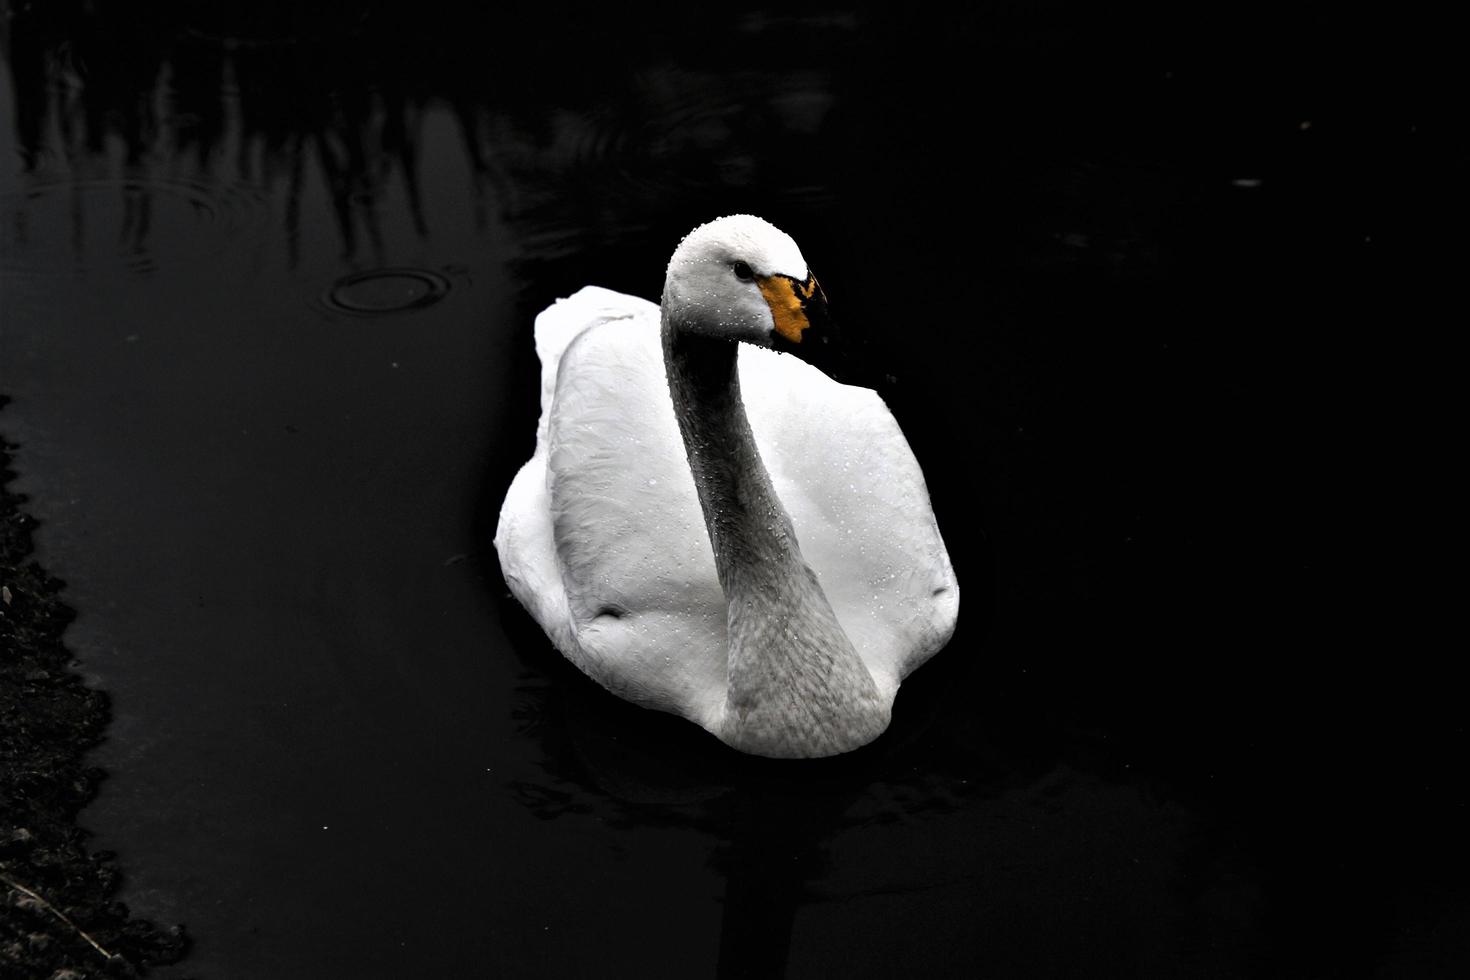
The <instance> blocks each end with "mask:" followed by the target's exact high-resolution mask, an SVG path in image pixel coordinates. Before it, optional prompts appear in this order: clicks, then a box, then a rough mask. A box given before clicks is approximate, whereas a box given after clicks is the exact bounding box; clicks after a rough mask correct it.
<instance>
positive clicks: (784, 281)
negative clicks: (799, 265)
mask: <svg viewBox="0 0 1470 980" xmlns="http://www.w3.org/2000/svg"><path fill="white" fill-rule="evenodd" d="M756 284H757V285H758V286H760V289H761V295H762V296H764V297H765V298H766V305H768V306H769V307H770V308H771V319H772V320H774V321H775V322H776V332H777V333H778V334H780V335H781V336H782V337H785V338H786V339H787V340H789V341H791V342H792V343H793V344H799V343H801V332H802V331H803V330H805V329H806V328H807V327H809V326H811V321H809V320H808V319H807V318H806V310H805V309H804V307H805V306H806V304H807V303H808V302H810V301H811V298H812V297H813V296H814V295H817V294H819V293H820V292H821V288H822V287H820V286H818V285H817V279H816V277H815V276H807V279H806V282H804V283H799V282H797V281H796V280H795V279H792V278H791V277H790V276H763V277H761V278H759V279H757V280H756Z"/></svg>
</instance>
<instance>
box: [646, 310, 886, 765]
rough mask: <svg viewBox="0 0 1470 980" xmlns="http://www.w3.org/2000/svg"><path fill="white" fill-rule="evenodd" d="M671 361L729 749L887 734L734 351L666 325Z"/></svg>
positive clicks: (814, 744)
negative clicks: (770, 463) (702, 536)
mask: <svg viewBox="0 0 1470 980" xmlns="http://www.w3.org/2000/svg"><path fill="white" fill-rule="evenodd" d="M663 343H664V365H665V369H666V371H667V374H668V381H669V392H670V395H671V396H672V398H673V402H674V413H675V415H676V416H677V417H678V421H679V431H680V434H681V435H682V436H683V439H684V448H685V452H686V454H687V455H688V458H689V469H690V472H691V473H692V474H693V476H694V485H695V488H696V490H697V491H698V494H699V504H700V507H701V509H702V510H703V512H704V520H705V527H706V529H707V530H708V532H709V538H710V544H711V546H712V547H713V548H714V558H715V568H716V571H717V572H718V574H719V579H720V587H721V588H722V589H723V590H724V593H725V601H726V603H727V606H728V622H727V637H728V644H729V647H728V651H727V674H728V684H729V686H728V691H727V695H726V701H725V708H724V711H725V714H724V720H723V722H722V729H721V731H719V732H718V734H719V735H720V737H721V738H722V739H723V740H724V741H725V742H727V743H729V744H731V745H734V746H735V747H736V748H739V749H741V750H743V751H747V752H754V753H757V754H760V755H772V756H803V757H810V756H820V755H833V754H836V753H839V752H846V751H848V750H850V749H853V748H856V747H857V746H859V745H863V744H865V743H866V742H869V741H871V740H872V739H873V738H876V737H877V736H878V735H879V734H880V733H881V732H882V731H883V729H884V728H886V727H887V726H888V717H889V709H890V706H891V700H887V699H884V698H883V697H882V696H881V695H880V694H879V692H878V689H877V685H876V684H875V683H874V681H873V677H872V675H871V674H869V673H868V670H867V667H866V666H864V664H863V661H862V658H861V657H859V656H858V654H857V651H856V650H854V649H853V645H852V641H851V640H850V639H849V638H848V636H847V634H846V632H844V630H843V629H842V626H841V624H839V623H838V621H837V616H836V614H835V613H834V612H833V610H832V606H831V603H830V602H828V600H827V597H826V595H825V593H823V591H822V587H821V585H820V584H819V583H818V581H817V576H816V574H815V573H814V572H813V571H812V570H811V568H810V567H809V566H808V565H807V563H806V562H805V560H804V559H803V558H802V555H801V549H800V547H799V546H798V544H797V540H796V532H795V530H794V528H793V526H792V523H791V518H790V517H789V516H788V515H787V513H786V509H785V508H784V507H783V506H782V505H781V501H780V499H779V498H778V497H777V496H776V491H775V489H774V487H773V486H772V484H771V478H770V475H769V474H768V473H767V471H766V467H765V465H764V463H763V461H762V460H761V455H760V451H759V449H758V448H757V447H756V441H755V436H754V434H753V433H752V431H751V428H750V421H749V419H748V417H747V416H746V413H745V405H744V403H743V402H742V400H741V395H740V374H739V370H738V353H739V345H738V344H737V343H735V342H733V341H730V340H724V339H720V338H714V337H709V336H704V335H700V334H693V333H686V332H684V331H681V330H680V329H679V328H678V327H677V325H674V324H671V323H669V322H668V320H667V318H666V319H665V322H664V326H663Z"/></svg>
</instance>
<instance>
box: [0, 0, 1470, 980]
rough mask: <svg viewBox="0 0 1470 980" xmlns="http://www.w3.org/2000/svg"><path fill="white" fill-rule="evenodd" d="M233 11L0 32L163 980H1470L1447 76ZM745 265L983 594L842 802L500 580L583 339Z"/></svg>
mask: <svg viewBox="0 0 1470 980" xmlns="http://www.w3.org/2000/svg"><path fill="white" fill-rule="evenodd" d="M195 6H199V5H180V6H179V7H178V8H177V9H171V8H169V7H167V6H165V7H164V10H165V12H163V13H157V12H154V13H147V14H144V13H140V12H139V11H137V10H134V9H130V8H126V7H123V6H121V5H119V4H111V3H94V4H85V5H84V4H61V5H56V6H49V5H46V6H44V9H42V5H36V6H19V7H15V8H13V9H12V10H11V11H10V15H9V19H8V20H7V21H6V23H5V25H4V28H3V30H4V41H5V60H6V67H7V68H8V71H7V72H5V73H4V74H3V76H0V84H3V85H5V86H6V91H5V92H4V93H0V106H4V107H5V111H6V112H8V113H9V114H10V115H9V119H8V120H7V121H6V123H5V124H4V125H3V126H0V177H3V181H4V183H3V185H0V186H3V196H0V288H3V333H0V392H3V393H5V394H8V395H10V396H12V397H13V399H14V401H13V403H12V404H11V405H10V406H8V407H7V408H6V409H5V410H4V412H3V413H0V431H3V432H4V433H5V434H6V435H7V436H8V437H9V438H12V439H14V440H16V441H18V442H19V443H20V444H21V451H20V455H19V467H20V470H21V479H20V481H19V487H20V488H21V489H22V490H23V491H25V492H26V493H28V494H30V495H31V498H32V500H31V503H30V504H29V507H30V509H31V510H32V511H33V512H34V513H35V514H36V516H37V517H39V518H41V519H42V520H43V522H44V527H43V528H42V530H41V533H40V546H41V549H42V554H41V558H42V560H43V561H44V562H45V563H46V564H47V565H48V567H49V568H50V570H51V571H53V572H54V573H56V574H58V575H60V576H61V577H63V578H65V579H66V580H67V581H68V583H69V589H68V592H67V597H68V600H69V601H70V602H71V603H72V604H73V605H74V606H75V607H76V608H77V609H78V610H79V613H80V615H79V618H78V621H77V623H76V626H75V627H74V628H73V630H72V632H71V634H70V640H71V644H72V646H73V648H74V649H75V650H76V652H77V653H78V656H79V658H80V660H81V662H82V664H83V667H84V669H85V670H86V671H87V672H88V674H89V676H92V677H94V678H95V680H96V682H97V683H98V684H99V685H101V686H103V687H105V688H106V689H108V690H109V691H110V692H111V693H112V695H113V697H114V703H115V706H116V713H117V720H116V723H115V724H114V726H113V729H112V735H111V738H110V740H109V741H108V742H107V744H106V745H105V747H104V748H103V749H102V750H101V751H100V752H99V753H98V754H97V758H96V762H97V763H98V764H100V765H102V766H104V767H105V768H107V769H108V770H109V771H110V773H111V779H110V780H109V782H108V783H107V784H106V786H105V787H104V790H103V792H102V795H101V797H100V799H99V800H98V801H97V803H96V804H95V805H94V806H92V807H91V808H90V809H89V810H88V811H87V812H86V814H85V815H84V819H85V822H86V824H87V826H88V827H89V828H91V829H92V830H94V831H95V832H96V843H97V845H98V846H99V847H103V848H110V849H114V850H116V851H118V852H120V854H121V860H120V863H121V865H122V867H123V868H124V870H125V872H126V874H127V880H128V884H127V888H126V892H125V894H124V896H123V897H124V898H125V900H126V901H127V902H128V903H129V904H130V905H131V906H132V907H133V908H134V910H135V911H136V912H138V913H140V914H143V915H147V916H149V917H153V918H155V919H158V920H161V921H165V922H176V921H183V922H186V923H187V924H188V926H189V928H190V930H191V932H192V933H193V935H194V937H195V939H196V947H195V951H194V954H193V955H192V957H191V958H190V960H189V961H188V962H187V963H186V964H184V967H183V968H180V969H174V970H165V971H161V975H163V976H170V977H172V976H181V975H183V972H184V970H187V972H189V973H191V974H194V975H198V976H201V977H210V978H234V977H239V978H259V977H271V978H294V977H302V978H306V977H312V978H315V977H385V978H386V977H402V976H430V975H434V976H437V975H441V974H442V975H467V976H487V977H488V976H582V975H598V976H608V975H631V974H634V973H637V974H639V975H655V976H663V975H668V976H681V977H697V976H713V975H719V976H768V975H779V974H780V973H781V972H782V971H783V970H784V972H785V974H786V975H789V976H793V977H805V976H822V975H839V974H849V975H858V976H890V975H897V974H900V973H903V974H908V973H923V974H928V975H945V976H959V975H965V976H975V975H984V974H991V975H999V976H1014V975H1026V976H1058V975H1075V976H1089V977H1092V976H1139V975H1151V976H1245V975H1294V976H1303V975H1305V976H1327V975H1345V974H1350V975H1361V974H1372V973H1379V974H1383V975H1399V976H1404V975H1415V976H1417V975H1450V974H1452V973H1453V972H1454V971H1455V969H1456V967H1457V966H1458V965H1460V964H1461V963H1462V961H1463V957H1464V955H1465V940H1464V936H1465V935H1466V932H1467V927H1470V915H1467V911H1466V909H1467V906H1466V903H1465V891H1466V887H1465V883H1466V878H1465V864H1464V857H1465V854H1464V845H1463V843H1461V840H1462V837H1461V834H1460V831H1461V830H1462V829H1463V824H1464V820H1465V817H1466V810H1465V800H1466V791H1465V784H1464V776H1463V774H1462V772H1461V768H1462V766H1461V764H1462V762H1463V759H1462V755H1461V752H1462V748H1463V736H1464V730H1463V697H1462V695H1463V689H1462V688H1458V687H1456V686H1455V685H1453V684H1451V683H1450V681H1449V676H1450V675H1449V674H1448V672H1447V667H1448V664H1449V662H1451V661H1452V659H1453V658H1455V657H1458V656H1460V655H1455V654H1452V650H1453V646H1454V645H1453V644H1447V643H1445V642H1444V641H1442V640H1441V641H1433V640H1431V639H1430V637H1431V636H1432V635H1433V634H1432V630H1431V622H1432V619H1433V609H1434V608H1435V607H1437V606H1438V605H1439V604H1440V603H1442V602H1444V601H1447V600H1448V596H1449V590H1448V589H1447V588H1446V586H1445V585H1443V584H1438V580H1437V579H1436V578H1435V577H1434V576H1433V575H1431V574H1429V573H1428V572H1426V567H1427V566H1426V564H1425V563H1424V562H1423V561H1421V560H1420V558H1419V551H1418V550H1417V549H1418V548H1419V546H1420V545H1421V544H1422V543H1423V542H1424V541H1426V540H1427V539H1428V538H1429V537H1430V536H1432V535H1435V534H1437V533H1438V529H1437V528H1438V526H1437V523H1436V518H1435V516H1434V504H1435V502H1436V500H1437V499H1440V498H1439V497H1437V494H1442V493H1443V492H1444V491H1442V490H1438V489H1437V487H1438V486H1439V485H1440V484H1439V483H1438V478H1437V476H1436V473H1435V471H1434V467H1435V466H1437V465H1439V464H1438V463H1435V462H1433V461H1432V460H1433V459H1442V458H1443V457H1444V455H1445V452H1446V450H1445V449H1443V448H1442V449H1441V450H1440V452H1439V453H1438V454H1432V460H1431V461H1430V462H1428V463H1425V462H1424V459H1425V457H1426V455H1427V454H1426V453H1425V449H1426V446H1427V445H1428V444H1430V443H1432V442H1433V441H1434V440H1433V437H1432V434H1431V433H1430V432H1429V431H1428V430H1429V422H1430V420H1432V419H1434V418H1436V417H1443V415H1442V413H1441V407H1442V405H1443V404H1444V403H1443V401H1442V398H1441V396H1440V395H1439V393H1438V392H1437V391H1436V389H1435V385H1434V383H1433V378H1434V377H1436V375H1435V372H1434V371H1433V369H1432V368H1431V367H1430V366H1428V365H1426V364H1425V361H1426V360H1433V359H1434V358H1432V357H1429V358H1426V356H1425V347H1424V345H1423V343H1422V341H1423V340H1424V339H1425V338H1426V337H1428V336H1431V334H1430V333H1429V332H1428V331H1427V329H1426V328H1425V326H1424V324H1425V323H1426V321H1425V319H1424V314H1423V312H1422V310H1420V309H1419V308H1418V306H1417V305H1416V301H1417V300H1418V298H1419V296H1420V295H1422V294H1421V292H1420V291H1419V290H1418V288H1417V286H1416V284H1415V281H1414V277H1415V275H1416V272H1417V270H1418V268H1419V262H1420V261H1421V259H1422V257H1423V254H1424V250H1423V234H1422V233H1423V231H1424V229H1425V228H1427V227H1428V226H1430V225H1432V224H1434V223H1435V222H1436V221H1438V220H1441V218H1439V217H1431V215H1435V214H1437V215H1442V214H1443V211H1442V208H1440V205H1442V204H1443V203H1444V201H1445V198H1444V197H1443V195H1444V194H1445V193H1447V191H1446V190H1445V187H1444V185H1441V184H1437V183H1436V175H1437V174H1438V173H1439V172H1440V169H1439V168H1440V167H1441V166H1442V165H1443V162H1444V160H1445V159H1447V158H1446V157H1445V156H1444V155H1442V153H1441V152H1440V151H1435V150H1431V149H1429V146H1430V139H1431V138H1432V137H1437V136H1443V135H1445V134H1444V132H1443V131H1442V130H1443V129H1444V128H1445V127H1444V125H1443V121H1442V119H1441V118H1440V117H1437V116H1433V115H1432V114H1428V113H1426V112H1425V111H1424V109H1423V108H1422V105H1421V103H1420V101H1419V100H1418V96H1419V93H1420V92H1421V90H1422V89H1421V86H1420V82H1421V81H1422V79H1421V76H1420V75H1419V74H1416V67H1415V62H1414V59H1413V57H1412V55H1413V53H1414V50H1415V47H1414V46H1415V44H1416V43H1417V42H1418V41H1419V40H1420V39H1421V38H1420V36H1419V35H1418V34H1416V33H1415V31H1414V30H1410V29H1408V28H1401V27H1399V26H1397V25H1394V24H1384V23H1383V22H1382V21H1381V20H1379V21H1376V22H1374V23H1367V22H1364V23H1361V24H1357V23H1349V22H1347V21H1346V20H1344V19H1343V15H1341V14H1338V13H1332V14H1328V13H1314V12H1310V11H1307V12H1300V11H1299V12H1294V13H1289V14H1285V15H1283V14H1282V13H1281V12H1280V11H1276V10H1267V9H1264V8H1263V9H1261V10H1254V9H1236V10H1233V11H1224V10H1218V11H1213V12H1203V11H1202V12H1198V13H1191V14H1187V15H1186V14H1181V13H1179V12H1177V11H1173V10H1149V9H1147V8H1139V9H1136V10H1130V11H1126V12H1120V11H1118V10H1116V9H1113V10H1109V11H1106V12H1104V11H1101V10H1097V11H1094V10H1092V9H1091V8H1090V7H1086V6H1084V8H1083V9H1080V10H1078V9H1071V7H1069V6H1067V5H1059V4H1046V5H1039V6H1035V7H1030V6H1025V7H1023V6H1015V7H1013V6H1009V5H1001V6H983V7H982V8H980V9H979V10H978V11H977V12H973V13H970V14H965V15H951V17H950V19H949V20H947V21H943V22H941V21H936V20H934V19H932V18H927V17H921V16H919V15H918V14H917V13H904V12H901V11H900V12H895V11H885V10H877V9H873V10H862V11H842V12H832V11H823V10H816V9H813V10H794V9H792V8H786V7H783V8H780V9H778V10H768V11H765V12H749V13H747V12H738V11H735V10H733V9H730V10H725V11H715V12H704V13H695V12H693V11H689V12H684V13H677V12H674V11H669V10H661V11H657V12H651V13H646V14H635V13H634V12H633V11H630V10H628V9H625V8H618V9H609V10H607V11H605V12H603V13H601V14H598V15H596V17H595V18H594V19H593V20H590V21H576V20H572V19H569V18H567V17H565V16H564V15H561V14H557V13H554V12H550V11H543V10H541V9H540V8H539V7H538V6H536V5H529V6H528V7H526V8H523V9H514V10H513V11H512V12H509V13H506V12H501V13H498V14H496V15H494V16H491V15H488V14H487V15H484V16H482V17H478V18H475V17H472V18H468V19H467V18H466V17H465V16H464V15H462V14H457V13H450V12H449V8H447V7H444V8H441V7H440V6H439V5H436V4H434V3H419V4H387V3H376V4H369V5H366V6H363V5H360V4H352V5H343V6H341V7H340V8H339V9H336V10H334V11H330V12H322V13H313V14H302V13H300V12H292V10H291V7H290V5H281V6H280V7H279V8H277V7H275V6H273V5H271V4H250V5H239V6H235V5H230V4H225V5H214V6H211V10H210V12H198V11H196V10H194V9H193V7H195ZM1415 30H1422V31H1424V32H1427V31H1428V28H1427V27H1426V28H1416V29H1415ZM1369 55H1371V57H1370V56H1369ZM1457 125H1458V124H1457ZM1437 130H1439V131H1437ZM1461 131H1462V127H1461ZM1458 145H1459V146H1460V148H1461V149H1463V140H1462V141H1461V142H1460V143H1459V144H1458ZM1437 209H1439V210H1437ZM737 211H749V212H753V213H757V214H760V215H762V216H765V217H767V218H769V219H771V220H772V221H774V222H775V223H776V224H778V225H779V226H781V227H782V228H784V229H786V230H787V231H789V232H791V233H792V234H793V235H794V236H795V237H796V238H797V240H798V241H799V242H800V243H801V244H802V247H803V250H804V252H805V254H806V255H807V256H808V257H809V258H810V259H811V261H812V263H813V266H814V268H815V269H816V270H818V272H819V274H820V275H821V277H822V280H823V283H824V285H825V287H826V291H827V293H828V295H829V296H830V297H831V299H832V301H833V306H834V314H835V316H836V317H837V318H838V320H839V322H840V324H841V326H842V328H843V331H844V334H845V337H846V341H847V347H846V349H845V356H846V361H847V363H846V364H845V365H844V372H845V373H846V375H847V376H848V378H849V379H851V380H855V381H859V382H862V383H865V384H868V385H870V386H873V387H876V388H877V389H878V390H879V391H880V392H881V393H882V394H883V395H884V397H885V398H886V399H887V400H888V402H889V404H890V405H891V406H892V407H893V410H894V412H895V414H896V415H897V416H898V418H899V421H900V423H901V424H902V425H903V427H904V429H905V431H906V433H907V434H908V437H909V439H910V441H911V442H912V444H913V446H914V449H915V452H916V454H917V455H918V457H919V459H920V460H921V462H922V463H923V465H924V468H925V471H926V474H927V476H928V478H929V482H930V487H931V491H932V494H933V498H934V504H935V509H936V512H937V513H938V515H939V519H940V525H941V528H942V529H943V531H944V534H945V537H946V540H947V542H948V544H949V549H950V552H951V555H952V556H953V559H954V563H955V566H956V569H957V572H958V575H959V577H960V580H961V582H962V583H963V587H964V602H963V605H962V611H961V618H960V628H959V631H958V633H957V634H956V636H955V638H954V640H953V642H952V643H951V644H950V646H949V647H948V649H946V650H945V651H944V652H943V653H942V654H940V655H939V656H938V657H937V658H936V659H935V660H934V661H932V662H931V663H930V664H928V665H926V666H925V667H924V668H923V669H922V670H921V671H920V672H919V673H918V674H916V675H915V676H914V677H913V678H912V679H911V681H910V682H909V683H908V684H907V685H905V687H904V690H903V693H902V694H901V695H900V698H899V701H898V704H897V707H896V716H895V721H894V725H893V728H892V730H891V731H890V732H889V733H888V734H887V735H886V736H885V737H884V738H883V739H881V740H880V741H879V742H878V743H877V744H875V745H874V746H872V747H869V748H868V749H865V750H863V751H861V752H859V753H855V754H853V755H852V756H850V757H846V758H843V759H839V760H834V761H829V762H821V763H802V764H784V765H783V764H772V763H769V762H763V761H759V760H747V759H743V758H737V757H733V756H732V755H731V753H729V752H728V751H726V750H724V749H723V748H722V747H721V746H719V745H718V744H714V743H713V740H712V739H710V738H709V737H708V736H705V735H704V734H703V733H701V732H699V731H698V730H697V729H695V728H694V727H693V726H690V725H688V724H686V723H683V722H679V721H677V720H674V719H670V718H666V717H661V716H656V715H651V714H648V713H646V712H640V711H638V710H636V709H633V708H631V707H628V706H626V705H623V704H621V703H620V702H617V701H615V700H614V699H613V698H611V697H610V696H608V695H605V694H604V693H603V692H601V691H600V690H599V689H597V688H595V687H594V686H593V685H591V684H590V683H589V682H587V681H585V680H584V679H582V678H581V676H580V675H578V674H577V673H576V671H575V670H573V669H571V668H570V667H568V666H566V665H565V664H564V663H562V662H561V661H560V660H559V658H557V657H556V655H555V654H554V652H553V651H552V650H551V648H550V646H549V644H548V643H547V641H546V640H545V639H544V638H543V637H542V636H541V634H540V633H539V631H538V630H537V628H536V627H535V625H534V624H533V623H532V622H531V621H530V619H529V617H528V616H526V615H525V614H524V613H523V612H522V611H521V610H520V608H519V607H518V606H517V605H516V604H515V603H514V601H513V600H511V599H509V598H508V596H507V595H506V591H505V588H504V586H503V583H502V582H501V581H500V577H499V572H498V567H497V564H496V559H495V555H494V551H493V548H492V547H491V545H490V543H489V539H490V536H491V534H492V532H493V528H494V522H495V517H496V514H497V511H498V506H499V502H500V498H501V496H502V495H503V493H504V490H505V487H506V486H507V484H508V483H509V480H510V478H511V476H512V475H513V473H514V472H515V470H516V468H517V467H518V466H519V465H520V464H521V463H522V462H523V461H524V459H525V458H526V456H527V455H529V453H530V450H531V446H532V444H533V441H534V440H533V431H534V425H535V412H536V406H535V401H536V366H535V358H534V353H533V350H532V346H531V332H530V324H531V318H532V317H533V316H534V314H535V312H536V311H537V310H539V309H541V308H542V307H543V306H545V305H546V304H547V303H549V302H550V301H551V300H553V299H554V298H556V297H557V296H561V295H566V294H567V293H569V292H570V291H572V290H573V289H575V288H577V287H578V286H580V285H582V284H584V283H596V284H600V285H604V286H609V287H613V288H617V289H623V290H626V291H629V292H634V293H638V294H641V295H644V296H650V297H652V296H656V295H657V293H658V291H659V289H660V286H661V276H662V270H663V267H664V264H665V262H666V261H667V257H668V254H669V252H670V251H671V249H672V247H673V245H674V244H675V243H676V242H677V241H678V239H679V237H680V236H681V235H682V234H683V233H684V232H686V231H687V230H689V228H691V227H692V226H693V225H695V224H697V223H699V222H701V221H703V220H706V219H708V218H710V217H713V216H716V215H719V214H724V213H732V212H737Z"/></svg>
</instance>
